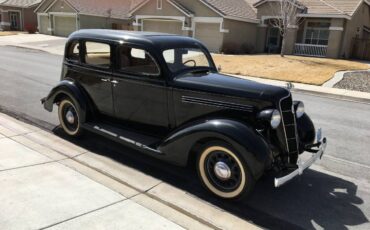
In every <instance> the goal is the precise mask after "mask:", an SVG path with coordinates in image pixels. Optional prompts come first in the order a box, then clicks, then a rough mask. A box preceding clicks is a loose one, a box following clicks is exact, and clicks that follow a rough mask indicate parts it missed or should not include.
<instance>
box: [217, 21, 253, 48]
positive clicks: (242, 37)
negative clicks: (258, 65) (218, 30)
mask: <svg viewBox="0 0 370 230" xmlns="http://www.w3.org/2000/svg"><path fill="white" fill-rule="evenodd" d="M224 28H225V29H227V30H229V32H228V33H223V34H224V41H223V44H224V45H228V44H234V45H236V46H238V47H240V48H242V47H241V46H247V47H245V48H248V49H249V50H250V52H256V50H257V47H256V40H257V24H255V23H249V22H241V21H235V20H229V19H225V20H224Z"/></svg>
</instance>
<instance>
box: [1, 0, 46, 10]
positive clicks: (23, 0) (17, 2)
mask: <svg viewBox="0 0 370 230" xmlns="http://www.w3.org/2000/svg"><path fill="white" fill-rule="evenodd" d="M41 1H42V0H5V1H1V0H0V4H1V5H3V6H14V7H21V8H27V7H31V6H35V5H37V4H39V3H40V2H41Z"/></svg>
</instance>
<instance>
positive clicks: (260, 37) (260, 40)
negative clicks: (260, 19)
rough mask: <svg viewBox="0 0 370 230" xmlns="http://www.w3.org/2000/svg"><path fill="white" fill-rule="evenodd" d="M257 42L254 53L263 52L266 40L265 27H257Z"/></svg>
mask: <svg viewBox="0 0 370 230" xmlns="http://www.w3.org/2000/svg"><path fill="white" fill-rule="evenodd" d="M256 37H257V40H256V52H257V53H263V52H265V46H266V39H267V26H257V36H256Z"/></svg>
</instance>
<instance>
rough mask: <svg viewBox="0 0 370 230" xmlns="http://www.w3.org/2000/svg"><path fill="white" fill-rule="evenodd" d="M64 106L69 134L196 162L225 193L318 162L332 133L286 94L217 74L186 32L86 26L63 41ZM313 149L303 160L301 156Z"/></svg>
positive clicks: (283, 177) (206, 180) (215, 189)
mask: <svg viewBox="0 0 370 230" xmlns="http://www.w3.org/2000/svg"><path fill="white" fill-rule="evenodd" d="M42 102H43V104H44V107H45V109H46V110H48V111H50V112H51V111H52V110H53V105H54V104H56V105H58V114H59V120H60V124H61V127H62V128H63V130H64V131H65V132H66V133H67V134H68V135H70V136H78V135H81V134H82V132H83V131H84V130H89V131H92V132H95V133H98V134H101V135H103V136H105V137H107V138H110V139H113V140H114V141H117V142H120V143H122V144H126V145H128V146H131V147H133V148H136V149H138V150H140V151H141V152H143V153H146V154H149V155H151V156H153V157H156V158H159V159H162V160H165V161H168V162H170V163H173V164H176V165H180V166H187V165H191V166H193V167H195V168H196V170H197V172H198V175H199V178H200V180H201V182H202V184H203V185H204V186H205V188H206V189H208V190H209V191H210V192H212V193H213V194H214V195H216V196H218V197H221V198H224V199H236V198H241V197H242V196H245V195H247V194H249V193H250V192H251V191H252V189H253V187H254V185H255V183H256V181H258V179H259V178H260V177H261V176H262V175H263V174H264V172H266V171H267V170H271V171H275V172H276V175H277V176H276V179H275V186H276V187H279V186H281V185H283V184H284V183H286V182H288V181H289V180H291V179H293V178H294V177H295V176H298V175H300V174H302V173H303V170H305V169H306V168H308V167H309V166H311V165H312V164H313V163H314V162H315V161H316V160H317V159H319V158H321V157H322V155H323V153H324V151H325V148H326V139H325V138H323V137H322V135H321V130H320V129H319V130H318V132H316V131H315V128H314V125H313V123H312V121H311V119H310V118H309V116H308V115H307V114H306V113H305V109H304V104H303V103H302V102H300V101H293V99H292V95H291V93H290V90H288V89H285V88H281V87H276V86H271V85H265V84H260V83H257V82H254V81H250V80H244V79H240V78H236V77H232V76H227V75H223V74H220V73H219V72H218V69H217V68H216V66H215V64H214V62H213V60H212V57H211V55H210V53H209V52H208V51H207V49H206V47H205V46H204V45H203V44H202V43H200V42H199V41H197V40H195V39H192V38H189V37H183V36H177V35H170V34H160V33H145V32H128V31H111V30H80V31H78V32H75V33H73V34H72V35H71V36H70V37H69V40H68V42H67V44H66V48H65V57H64V62H63V71H62V76H61V81H60V83H59V84H58V85H57V86H56V87H55V88H53V89H52V90H51V92H50V94H49V95H48V96H47V97H46V98H44V99H42ZM305 151H307V152H310V153H312V155H311V156H310V158H309V159H308V160H306V161H305V162H302V161H301V160H300V158H301V157H300V155H301V154H302V153H303V152H305Z"/></svg>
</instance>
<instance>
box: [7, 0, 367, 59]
mask: <svg viewBox="0 0 370 230" xmlns="http://www.w3.org/2000/svg"><path fill="white" fill-rule="evenodd" d="M0 1H2V0H0ZM8 1H21V0H8ZM25 1H26V0H25ZM276 2H277V1H276V0H105V1H98V0H43V1H42V2H41V3H40V5H39V6H38V7H37V8H36V9H35V12H36V13H37V19H38V28H39V31H40V33H45V34H52V35H59V36H68V35H69V34H70V33H72V32H73V31H75V30H78V29H83V28H107V29H126V30H138V31H156V32H166V33H173V34H180V35H185V36H190V37H194V38H196V39H199V40H201V41H202V42H203V43H204V44H205V45H206V46H207V47H208V48H209V49H210V50H211V51H212V52H226V53H230V52H235V51H236V52H245V53H264V52H268V53H274V52H279V51H280V49H281V40H282V39H281V35H280V34H279V31H278V30H277V29H276V28H274V27H273V26H272V25H271V20H273V19H276V18H278V15H276V13H275V11H274V10H272V9H273V8H274V7H275V8H276V7H277V6H276V5H275V6H274V4H276ZM297 8H298V15H297V18H298V19H299V20H298V22H299V23H297V24H296V25H290V26H289V29H288V35H287V39H286V53H287V54H296V55H307V56H318V57H331V58H348V57H350V55H351V52H352V51H351V50H353V46H354V42H355V40H354V39H356V38H357V39H362V38H370V0H300V1H299V4H298V5H297Z"/></svg>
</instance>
